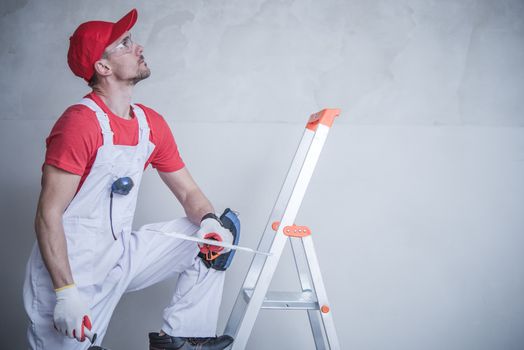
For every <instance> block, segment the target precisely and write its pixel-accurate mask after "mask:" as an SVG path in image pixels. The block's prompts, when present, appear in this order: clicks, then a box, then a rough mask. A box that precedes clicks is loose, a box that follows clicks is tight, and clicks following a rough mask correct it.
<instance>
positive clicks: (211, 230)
mask: <svg viewBox="0 0 524 350" xmlns="http://www.w3.org/2000/svg"><path fill="white" fill-rule="evenodd" d="M197 236H198V237H199V238H204V239H214V240H216V241H220V242H224V243H229V244H233V234H232V233H231V232H230V231H229V230H228V229H226V228H224V227H223V226H222V223H221V222H220V219H219V218H217V217H216V215H214V214H207V215H205V216H204V219H203V220H202V222H200V230H198V232H197ZM198 247H199V248H200V252H202V253H203V254H208V253H209V252H212V253H219V254H225V253H227V252H229V251H230V250H231V249H229V248H225V247H218V246H212V245H208V244H203V245H201V244H199V245H198Z"/></svg>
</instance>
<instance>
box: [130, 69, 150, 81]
mask: <svg viewBox="0 0 524 350" xmlns="http://www.w3.org/2000/svg"><path fill="white" fill-rule="evenodd" d="M150 75H151V70H150V69H149V67H147V66H145V68H144V69H141V68H138V73H137V75H136V76H135V77H134V78H133V79H131V82H132V84H133V85H136V84H137V83H138V82H139V81H142V80H144V79H147V78H149V76H150Z"/></svg>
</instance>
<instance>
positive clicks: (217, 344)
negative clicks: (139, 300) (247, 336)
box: [149, 333, 233, 350]
mask: <svg viewBox="0 0 524 350" xmlns="http://www.w3.org/2000/svg"><path fill="white" fill-rule="evenodd" d="M232 342H233V338H232V337H230V336H229V335H221V336H220V337H209V338H185V337H172V336H169V335H167V334H165V335H159V334H158V333H149V350H175V349H176V350H197V349H198V350H222V349H225V348H227V347H228V346H229V345H230V344H231V343H232Z"/></svg>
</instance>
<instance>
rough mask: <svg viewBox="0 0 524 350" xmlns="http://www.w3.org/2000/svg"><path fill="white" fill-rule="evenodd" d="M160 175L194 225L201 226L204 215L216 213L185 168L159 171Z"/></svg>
mask: <svg viewBox="0 0 524 350" xmlns="http://www.w3.org/2000/svg"><path fill="white" fill-rule="evenodd" d="M158 174H159V175H160V177H161V178H162V180H163V181H164V183H165V184H166V185H167V187H169V189H170V190H171V192H173V194H174V195H175V196H176V198H177V199H178V200H179V202H180V204H182V207H184V211H185V212H186V215H187V217H188V218H189V220H191V222H192V223H194V224H195V225H200V220H201V219H202V217H203V216H204V215H206V214H207V213H214V212H215V209H213V206H212V205H211V202H209V200H208V199H207V197H206V196H205V195H204V193H203V192H202V190H201V189H200V188H199V187H198V185H197V184H196V182H195V180H193V177H192V176H191V174H190V173H189V171H188V170H187V168H185V167H184V168H182V169H180V170H178V171H174V172H170V173H164V172H161V171H159V172H158Z"/></svg>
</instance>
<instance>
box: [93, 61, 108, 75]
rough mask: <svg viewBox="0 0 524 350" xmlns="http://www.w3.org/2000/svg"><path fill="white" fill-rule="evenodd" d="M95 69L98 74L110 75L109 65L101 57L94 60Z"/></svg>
mask: <svg viewBox="0 0 524 350" xmlns="http://www.w3.org/2000/svg"><path fill="white" fill-rule="evenodd" d="M95 71H96V72H97V73H98V75H100V76H102V77H106V76H108V75H111V66H109V62H107V60H105V59H101V60H98V61H96V62H95Z"/></svg>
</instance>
